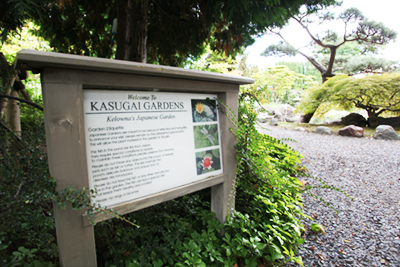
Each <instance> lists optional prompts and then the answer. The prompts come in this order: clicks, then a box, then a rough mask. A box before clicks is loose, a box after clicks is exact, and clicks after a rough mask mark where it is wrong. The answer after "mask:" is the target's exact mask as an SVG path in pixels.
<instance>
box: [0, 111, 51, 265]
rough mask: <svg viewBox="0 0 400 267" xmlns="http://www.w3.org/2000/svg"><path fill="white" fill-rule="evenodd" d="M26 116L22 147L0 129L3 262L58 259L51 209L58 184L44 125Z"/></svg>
mask: <svg viewBox="0 0 400 267" xmlns="http://www.w3.org/2000/svg"><path fill="white" fill-rule="evenodd" d="M26 118H30V119H27V120H25V119H23V121H22V124H23V125H25V126H26V127H25V128H26V130H25V131H24V133H23V142H22V143H19V147H21V149H18V150H16V149H15V147H14V146H12V144H13V143H15V142H16V141H14V140H13V138H12V134H10V133H6V132H5V131H4V129H0V139H1V140H0V143H1V144H2V145H1V151H0V179H1V183H0V192H1V194H2V196H1V198H0V214H1V228H0V258H1V259H2V261H3V263H2V265H7V264H11V263H13V262H14V263H15V262H16V263H15V264H16V265H15V266H28V265H22V264H21V261H22V262H23V263H26V264H28V263H29V264H30V263H32V262H33V261H34V260H39V261H51V262H57V260H58V248H57V246H56V243H55V242H56V239H55V226H54V218H53V211H52V199H53V198H54V197H55V196H56V192H55V185H56V183H55V180H54V179H53V178H52V177H50V175H49V171H48V165H47V154H46V145H45V137H44V125H43V121H39V120H36V119H35V116H34V115H32V116H31V115H29V116H27V117H26ZM32 118H33V119H32ZM20 247H23V249H22V248H20ZM18 251H19V252H18ZM28 251H30V252H29V253H28ZM14 252H18V253H20V254H18V255H17V253H14ZM27 253H28V254H27ZM33 255H34V256H33ZM15 257H17V258H15ZM10 266H13V265H10Z"/></svg>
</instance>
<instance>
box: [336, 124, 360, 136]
mask: <svg viewBox="0 0 400 267" xmlns="http://www.w3.org/2000/svg"><path fill="white" fill-rule="evenodd" d="M339 135H342V136H352V137H363V136H364V129H363V128H361V127H358V126H355V125H349V126H346V127H343V128H341V129H340V130H339Z"/></svg>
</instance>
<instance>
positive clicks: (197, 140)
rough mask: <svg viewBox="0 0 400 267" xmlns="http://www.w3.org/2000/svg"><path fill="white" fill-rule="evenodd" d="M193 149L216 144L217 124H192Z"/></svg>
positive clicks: (217, 140) (217, 139)
mask: <svg viewBox="0 0 400 267" xmlns="http://www.w3.org/2000/svg"><path fill="white" fill-rule="evenodd" d="M193 133H194V147H195V149H198V148H204V147H209V146H218V145H219V138H218V124H206V125H196V126H193Z"/></svg>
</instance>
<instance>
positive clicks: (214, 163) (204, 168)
mask: <svg viewBox="0 0 400 267" xmlns="http://www.w3.org/2000/svg"><path fill="white" fill-rule="evenodd" d="M196 167H197V175H200V174H204V173H208V172H213V171H216V170H219V169H221V158H220V152H219V149H213V150H206V151H202V152H197V153H196Z"/></svg>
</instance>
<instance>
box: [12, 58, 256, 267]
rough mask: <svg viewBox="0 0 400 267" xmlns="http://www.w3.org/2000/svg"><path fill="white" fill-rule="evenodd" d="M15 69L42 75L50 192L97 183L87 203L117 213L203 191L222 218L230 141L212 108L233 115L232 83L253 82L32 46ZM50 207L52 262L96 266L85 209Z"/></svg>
mask: <svg viewBox="0 0 400 267" xmlns="http://www.w3.org/2000/svg"><path fill="white" fill-rule="evenodd" d="M15 67H16V68H17V69H27V70H33V71H36V72H40V73H41V79H42V90H43V102H44V116H45V129H46V142H47V150H48V158H49V168H50V173H51V175H52V176H53V177H55V179H56V180H57V190H58V191H61V190H62V189H64V188H66V187H67V186H71V187H72V188H76V189H81V188H83V187H90V188H93V189H96V190H97V197H96V198H95V200H94V201H95V203H98V204H101V205H102V206H107V207H112V208H113V209H114V210H115V211H118V212H120V213H121V214H126V213H129V212H133V211H136V210H139V209H143V208H146V207H149V206H152V205H155V204H158V203H161V202H164V201H167V200H170V199H173V198H176V197H180V196H183V195H186V194H189V193H192V192H195V191H198V190H201V189H204V188H207V187H210V188H211V195H212V196H211V198H212V199H211V210H212V211H214V212H215V213H216V216H217V218H218V219H219V220H220V221H221V222H224V221H225V219H226V216H227V215H228V212H229V208H233V206H232V207H228V203H229V197H230V194H231V193H232V182H233V180H234V176H235V169H236V163H235V149H234V144H235V138H234V136H233V134H232V133H231V132H230V127H232V125H231V123H230V121H229V120H228V118H227V117H226V116H225V115H224V114H223V113H222V112H221V110H219V109H217V104H218V101H222V102H223V103H225V104H227V105H228V106H229V107H230V109H231V110H233V111H234V112H237V105H238V92H239V85H240V84H249V83H253V80H252V79H250V78H245V77H238V76H229V75H222V74H217V73H208V72H201V71H193V70H185V69H180V68H174V67H165V66H158V65H150V64H140V63H134V62H127V61H118V60H108V59H101V58H90V57H82V56H76V55H66V54H60V53H50V52H39V51H31V50H21V51H20V52H18V54H17V58H16V61H15ZM54 212H55V221H56V231H57V242H58V247H59V251H60V264H61V266H96V265H97V263H96V253H95V243H94V230H93V226H92V225H91V224H90V223H89V221H88V219H87V217H86V216H85V210H83V209H82V210H71V209H70V208H67V209H66V210H58V209H55V211H54ZM94 219H95V222H100V221H103V220H107V219H110V216H109V215H107V214H100V213H99V214H95V216H94Z"/></svg>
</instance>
